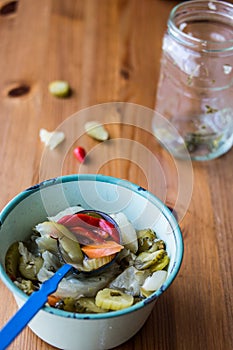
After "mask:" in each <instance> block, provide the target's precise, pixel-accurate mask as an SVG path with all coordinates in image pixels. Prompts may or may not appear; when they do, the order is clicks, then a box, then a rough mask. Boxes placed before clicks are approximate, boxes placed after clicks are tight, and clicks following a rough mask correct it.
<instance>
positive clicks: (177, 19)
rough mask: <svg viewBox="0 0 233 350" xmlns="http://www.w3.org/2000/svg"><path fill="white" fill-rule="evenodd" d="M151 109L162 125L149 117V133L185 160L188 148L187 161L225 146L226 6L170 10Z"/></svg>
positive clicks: (229, 58) (232, 133)
mask: <svg viewBox="0 0 233 350" xmlns="http://www.w3.org/2000/svg"><path fill="white" fill-rule="evenodd" d="M155 108H156V111H158V112H160V113H161V114H162V115H163V116H164V117H165V118H166V123H164V125H163V123H161V122H160V123H159V125H158V124H157V122H156V117H155V118H154V120H153V131H154V134H155V136H157V138H158V139H159V140H160V141H161V143H162V144H164V145H165V146H166V147H167V148H169V149H170V150H171V151H172V152H173V154H174V155H175V156H177V157H180V158H185V155H186V154H187V150H188V152H189V154H190V156H191V158H192V159H195V160H206V159H212V158H216V157H218V156H220V155H222V154H223V153H225V152H227V151H228V150H229V149H230V148H231V146H232V144H233V5H232V4H230V3H227V2H222V1H205V0H191V1H187V2H183V3H181V4H179V5H178V6H176V7H175V8H174V9H173V10H172V12H171V14H170V17H169V20H168V28H167V32H166V33H165V35H164V38H163V52H162V58H161V71H160V79H159V84H158V90H157V98H156V107H155ZM167 121H169V123H170V124H171V126H172V127H171V128H169V127H167ZM174 127H175V129H176V130H177V132H178V133H175V132H174ZM177 135H179V136H177ZM184 148H187V150H186V151H184Z"/></svg>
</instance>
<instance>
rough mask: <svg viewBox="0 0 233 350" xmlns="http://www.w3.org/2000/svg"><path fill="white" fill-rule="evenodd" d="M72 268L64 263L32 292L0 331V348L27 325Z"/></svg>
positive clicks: (5, 345)
mask: <svg viewBox="0 0 233 350" xmlns="http://www.w3.org/2000/svg"><path fill="white" fill-rule="evenodd" d="M72 269H73V266H72V265H69V264H65V265H63V266H62V267H61V268H60V269H59V270H57V272H56V273H55V274H54V275H53V276H52V277H51V278H50V279H48V280H47V281H45V282H44V283H42V285H41V288H40V289H39V290H38V291H36V292H33V293H32V294H31V296H30V297H29V298H28V300H27V301H26V302H25V303H24V305H23V306H22V307H21V308H20V309H19V310H18V311H17V312H16V314H15V315H14V316H13V317H12V318H11V319H10V320H9V321H8V323H7V324H6V325H5V326H4V327H3V328H2V330H1V331H0V350H4V349H6V348H7V347H8V346H9V345H10V344H11V342H12V341H13V340H14V339H15V338H16V337H17V335H18V334H19V333H20V332H21V331H22V330H23V329H24V328H25V327H26V326H27V324H28V323H29V322H30V321H31V319H32V318H33V317H34V316H35V315H36V314H37V312H39V311H40V309H41V308H42V307H43V306H44V304H45V303H46V302H47V300H48V296H49V295H50V294H51V293H53V292H55V291H56V289H57V286H58V284H59V282H60V281H61V280H62V278H63V277H64V276H65V275H66V274H67V273H68V272H69V271H70V270H72Z"/></svg>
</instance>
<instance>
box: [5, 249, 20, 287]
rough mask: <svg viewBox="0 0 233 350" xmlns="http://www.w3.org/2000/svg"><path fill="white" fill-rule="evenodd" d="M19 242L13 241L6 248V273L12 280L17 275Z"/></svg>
mask: <svg viewBox="0 0 233 350" xmlns="http://www.w3.org/2000/svg"><path fill="white" fill-rule="evenodd" d="M18 247H19V243H18V242H15V243H13V244H12V245H11V246H10V247H9V248H8V250H7V253H6V257H5V266H6V273H7V274H8V276H9V277H10V278H11V279H12V280H13V281H14V280H15V279H16V277H17V272H18V263H19V258H20V254H19V248H18Z"/></svg>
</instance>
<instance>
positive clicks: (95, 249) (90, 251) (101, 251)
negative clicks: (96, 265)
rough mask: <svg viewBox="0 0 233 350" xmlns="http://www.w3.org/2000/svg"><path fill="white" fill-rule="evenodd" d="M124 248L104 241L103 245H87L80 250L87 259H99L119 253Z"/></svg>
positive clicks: (112, 242)
mask: <svg viewBox="0 0 233 350" xmlns="http://www.w3.org/2000/svg"><path fill="white" fill-rule="evenodd" d="M123 248H124V247H123V246H122V245H120V244H118V243H116V242H115V241H106V242H105V243H101V244H96V245H88V246H85V247H83V248H82V251H83V252H84V253H85V254H86V255H87V256H88V257H89V258H101V257H104V256H108V255H112V254H114V253H118V252H120V251H121V250H122V249H123Z"/></svg>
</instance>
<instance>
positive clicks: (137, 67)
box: [0, 0, 233, 350]
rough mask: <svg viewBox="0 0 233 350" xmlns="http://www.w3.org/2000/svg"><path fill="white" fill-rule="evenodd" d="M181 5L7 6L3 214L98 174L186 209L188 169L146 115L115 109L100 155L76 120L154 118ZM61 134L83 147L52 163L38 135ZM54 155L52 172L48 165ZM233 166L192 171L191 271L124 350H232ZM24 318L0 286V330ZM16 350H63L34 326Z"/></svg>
mask: <svg viewBox="0 0 233 350" xmlns="http://www.w3.org/2000/svg"><path fill="white" fill-rule="evenodd" d="M229 2H230V1H229ZM177 3H178V1H172V0H65V1H64V0H33V1H32V0H19V1H5V0H0V142H1V147H0V164H1V168H0V209H2V208H3V207H4V206H5V205H6V203H7V202H8V201H9V200H10V199H12V198H13V197H14V196H15V195H16V194H18V193H19V192H20V191H22V190H24V189H25V188H27V187H30V186H31V185H33V184H35V183H37V182H38V181H41V180H43V179H45V178H47V176H50V175H51V176H57V175H61V174H71V173H84V172H85V173H91V172H93V171H94V172H96V173H102V174H106V175H111V176H116V177H120V178H124V179H128V180H130V181H133V182H135V183H137V184H139V185H141V186H143V187H145V188H148V189H150V190H151V191H152V192H153V193H155V194H156V195H158V196H159V197H162V199H163V200H164V201H165V202H166V203H167V204H168V205H169V206H171V207H174V206H176V199H177V195H178V192H179V185H180V184H179V174H177V171H179V170H180V169H182V165H181V168H179V166H178V170H177V164H176V163H174V160H172V159H171V157H170V156H169V155H168V154H167V152H166V151H165V150H164V149H162V148H161V147H160V145H159V144H158V143H157V142H156V140H155V139H154V137H153V136H152V134H151V133H150V132H149V131H148V130H149V129H148V128H150V124H149V123H150V120H145V121H144V122H145V124H144V123H143V124H142V127H137V125H138V123H137V121H136V119H135V118H136V116H134V115H132V116H130V118H132V119H130V118H129V119H127V120H126V121H125V120H124V118H122V116H121V114H120V112H119V110H117V108H116V110H113V112H112V113H113V114H111V113H109V114H108V115H106V116H105V118H106V119H105V122H106V123H109V124H108V125H107V128H108V130H109V132H110V135H111V140H112V141H111V142H109V144H106V146H104V145H103V148H100V145H99V143H98V142H96V141H95V140H92V139H91V138H89V137H87V135H85V134H84V133H83V134H82V133H80V135H79V137H76V139H75V135H74V129H73V128H72V125H73V124H72V120H71V119H70V117H71V116H72V115H74V114H75V113H77V112H79V111H81V110H83V109H84V108H87V107H90V106H94V105H97V104H102V103H106V102H113V103H114V102H128V103H134V104H137V105H141V106H144V107H147V108H150V109H153V108H154V105H155V95H156V89H157V83H158V76H159V63H160V54H161V45H162V37H163V33H164V30H165V28H166V22H167V18H168V15H169V13H170V11H171V9H172V8H173V6H175V5H176V4H177ZM58 79H64V80H66V81H68V82H69V84H70V86H71V88H72V94H71V96H70V97H69V98H66V99H59V98H56V97H54V96H52V95H51V94H50V93H49V92H48V84H49V83H50V82H51V81H54V80H58ZM114 113H119V115H115V116H114ZM78 115H79V114H78ZM117 118H119V119H117ZM77 119H78V117H77V118H76V120H77ZM81 119H82V120H84V119H85V116H84V117H82V116H81V117H80V120H81ZM140 123H141V122H140ZM61 125H62V126H63V127H64V128H65V130H66V131H67V134H68V133H69V134H70V135H73V137H74V139H73V138H72V137H71V136H70V137H71V138H70V141H69V142H70V144H66V146H67V147H68V149H67V150H66V151H64V148H62V147H64V146H61V148H59V147H58V148H57V149H55V150H54V152H50V153H48V151H46V150H45V148H44V145H43V144H42V143H41V141H40V138H39V130H40V129H41V128H45V129H48V130H50V131H52V130H55V129H56V128H59V126H61ZM135 125H136V126H135ZM140 125H141V124H140ZM143 126H144V127H143ZM73 140H74V142H73ZM122 140H124V142H122ZM76 144H82V145H83V146H84V147H85V149H86V150H87V152H89V153H90V157H89V161H88V162H86V164H85V165H80V164H79V163H78V162H77V161H76V159H75V158H74V157H73V155H72V149H73V147H74V146H75V145H76ZM145 150H146V151H147V152H145V154H146V156H145V157H148V160H147V158H145V160H144V161H143V162H142V154H141V153H140V152H142V153H143V152H144V151H145ZM62 152H63V153H62ZM148 154H149V156H148ZM150 155H152V156H153V157H154V158H155V159H156V162H155V163H153V162H151V161H150V159H151V158H150ZM46 156H48V157H49V160H51V164H52V165H53V164H55V165H54V167H53V166H51V164H50V167H49V168H47V167H46V166H45V164H47V163H43V162H44V161H45V159H46V158H45V157H46ZM59 157H60V158H59ZM61 157H62V158H61ZM101 157H102V158H101ZM154 158H153V159H154ZM59 159H60V163H59V164H60V165H59V166H58V167H57V166H56V164H57V161H59ZM53 162H54V163H53ZM232 164H233V151H232V150H231V151H229V152H228V153H227V154H225V155H224V156H222V157H220V158H219V159H216V160H212V161H208V162H196V163H193V164H192V169H191V170H192V171H191V172H189V173H187V178H186V179H185V180H187V183H188V184H191V185H192V186H193V187H192V188H191V195H190V198H188V199H187V200H186V205H185V206H184V208H182V206H181V207H179V206H178V210H177V212H178V216H179V219H180V226H181V229H182V232H183V237H184V246H185V253H184V259H183V264H182V267H181V270H180V272H179V274H178V276H177V278H176V280H175V281H174V283H173V284H172V286H171V288H169V289H168V290H167V291H166V292H165V293H164V294H163V295H162V296H161V298H160V299H159V300H158V302H157V303H156V305H155V307H154V309H153V312H152V314H151V316H150V317H149V319H148V321H147V322H146V324H145V325H144V327H143V328H142V329H141V330H140V332H138V334H136V335H135V336H134V337H133V338H132V339H130V340H129V341H128V342H126V343H125V344H123V345H121V346H119V347H117V348H116V350H156V349H160V350H161V349H162V350H187V349H189V350H215V349H216V350H222V349H224V350H230V349H232V348H233V293H232V286H233V258H232V256H233V254H232V251H233V244H232V235H233V215H232V208H233V189H232V180H233V165H232ZM161 173H162V174H163V179H164V181H163V182H162V183H160V182H159V181H158V179H160V180H161ZM184 174H185V173H184ZM189 176H191V177H190V178H189ZM192 176H193V178H192ZM164 191H165V192H166V193H165V195H164ZM189 191H190V188H187V194H188V195H187V196H188V197H189ZM189 199H190V203H189ZM187 204H188V205H187ZM186 206H187V207H186ZM16 309H17V307H16V304H15V301H14V299H13V297H12V295H11V293H10V292H9V291H8V290H7V288H6V287H5V285H4V284H3V283H2V282H0V327H2V326H3V325H4V324H5V323H6V321H7V320H8V319H9V318H10V316H11V315H12V314H13V313H14V312H15V311H16ZM9 349H11V350H14V349H15V350H16V349H17V350H19V349H20V350H37V349H40V350H45V349H46V350H50V349H51V350H52V349H53V347H52V346H50V345H48V344H46V343H44V342H43V341H42V340H40V339H39V338H38V337H37V336H36V335H34V334H33V333H32V331H31V330H30V329H29V328H28V327H27V328H26V329H25V330H24V331H23V332H22V333H21V334H20V335H19V336H18V337H17V338H16V340H15V341H14V342H13V343H12V344H11V345H10V347H9ZM77 350H78V347H77ZM84 350H85V349H84Z"/></svg>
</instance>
